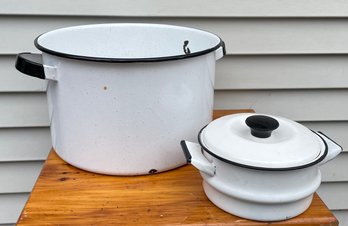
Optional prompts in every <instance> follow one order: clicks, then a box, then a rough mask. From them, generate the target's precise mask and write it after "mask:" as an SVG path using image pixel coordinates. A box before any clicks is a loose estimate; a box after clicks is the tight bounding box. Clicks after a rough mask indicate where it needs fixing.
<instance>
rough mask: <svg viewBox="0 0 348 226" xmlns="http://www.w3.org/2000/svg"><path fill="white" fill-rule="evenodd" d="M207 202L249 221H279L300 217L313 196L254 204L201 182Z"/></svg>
mask: <svg viewBox="0 0 348 226" xmlns="http://www.w3.org/2000/svg"><path fill="white" fill-rule="evenodd" d="M203 188H204V192H205V194H206V195H207V197H208V198H209V200H210V201H211V202H212V203H214V204H215V205H216V206H217V207H219V208H221V209H222V210H224V211H226V212H228V213H230V214H233V215H236V216H239V217H242V218H246V219H250V220H256V221H281V220H287V219H290V218H293V217H296V216H297V215H300V214H301V213H303V212H304V211H306V210H307V209H308V207H309V206H310V204H311V202H312V199H313V195H310V196H307V197H305V198H303V199H300V200H297V201H295V202H288V203H255V202H249V201H245V200H242V199H238V198H235V197H232V196H228V195H226V194H223V193H221V192H220V191H218V190H216V189H215V188H214V187H212V186H210V185H209V184H208V183H206V182H205V181H203Z"/></svg>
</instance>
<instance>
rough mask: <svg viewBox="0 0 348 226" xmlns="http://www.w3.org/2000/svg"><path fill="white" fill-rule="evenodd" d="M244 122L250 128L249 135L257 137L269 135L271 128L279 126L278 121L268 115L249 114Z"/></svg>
mask: <svg viewBox="0 0 348 226" xmlns="http://www.w3.org/2000/svg"><path fill="white" fill-rule="evenodd" d="M245 123H246V124H247V126H249V128H250V130H251V135H253V136H254V137H258V138H267V137H270V136H271V134H272V132H273V130H275V129H277V128H278V127H279V122H278V121H277V120H276V119H274V118H272V117H269V116H265V115H253V116H249V117H248V118H247V119H246V120H245Z"/></svg>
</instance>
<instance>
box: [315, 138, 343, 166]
mask: <svg viewBox="0 0 348 226" xmlns="http://www.w3.org/2000/svg"><path fill="white" fill-rule="evenodd" d="M317 134H318V135H319V136H320V137H321V138H323V140H324V141H325V143H326V144H327V150H328V152H327V155H326V157H325V158H324V159H323V160H322V161H321V162H320V163H319V164H320V165H322V164H325V163H327V162H328V161H330V160H332V159H334V158H335V157H336V156H337V155H338V154H339V153H341V152H342V151H343V148H342V147H341V146H340V145H339V144H337V143H336V142H335V141H333V140H332V139H331V138H329V137H328V136H326V135H325V134H324V133H322V132H320V131H318V132H317Z"/></svg>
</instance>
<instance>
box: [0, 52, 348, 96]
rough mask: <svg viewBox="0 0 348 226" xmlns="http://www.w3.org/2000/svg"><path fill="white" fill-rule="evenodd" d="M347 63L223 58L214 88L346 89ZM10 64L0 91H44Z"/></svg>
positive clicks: (4, 59)
mask: <svg viewBox="0 0 348 226" xmlns="http://www.w3.org/2000/svg"><path fill="white" fill-rule="evenodd" d="M347 61H348V55H341V56H339V55H331V56H330V55H318V56H315V55H309V56H302V55H296V56H292V55H284V56H282V55H280V56H268V55H259V56H226V57H224V58H223V59H222V60H219V61H218V65H217V73H216V74H217V76H216V84H215V88H216V89H218V90H220V89H301V88H306V89H316V88H346V87H348V80H347V79H346V74H347V73H348V65H347V63H346V62H347ZM14 62H15V55H9V56H0V80H1V81H2V82H1V83H0V92H20V91H32V92H42V91H46V87H47V82H46V81H45V80H41V79H37V78H32V77H30V76H26V75H24V74H22V73H20V72H18V71H17V70H16V69H15V67H14ZM285 78H286V79H285Z"/></svg>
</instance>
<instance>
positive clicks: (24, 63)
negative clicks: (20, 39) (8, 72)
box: [16, 53, 46, 79]
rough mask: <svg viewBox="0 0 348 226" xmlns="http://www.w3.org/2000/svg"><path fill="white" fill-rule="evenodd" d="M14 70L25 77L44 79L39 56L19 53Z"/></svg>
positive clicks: (40, 56)
mask: <svg viewBox="0 0 348 226" xmlns="http://www.w3.org/2000/svg"><path fill="white" fill-rule="evenodd" d="M16 69H17V70H18V71H20V72H22V73H24V74H26V75H30V76H33V77H36V78H39V79H46V76H45V71H44V66H43V64H42V55H41V54H36V53H19V54H18V55H17V59H16Z"/></svg>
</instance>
